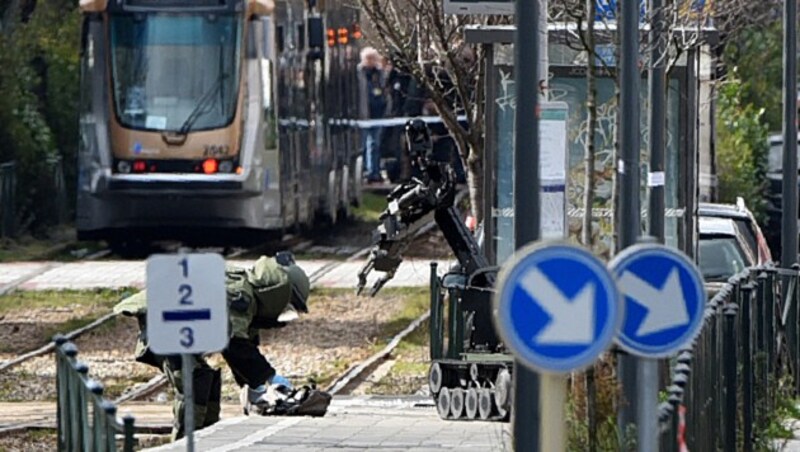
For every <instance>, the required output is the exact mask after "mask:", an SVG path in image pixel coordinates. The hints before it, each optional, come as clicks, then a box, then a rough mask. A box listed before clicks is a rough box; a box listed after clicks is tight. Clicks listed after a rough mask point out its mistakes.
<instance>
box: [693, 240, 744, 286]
mask: <svg viewBox="0 0 800 452" xmlns="http://www.w3.org/2000/svg"><path fill="white" fill-rule="evenodd" d="M699 258H700V271H701V272H702V273H703V278H705V280H706V281H724V280H727V279H728V278H730V277H731V276H734V275H736V274H737V273H739V272H741V271H742V270H744V269H745V268H747V266H748V264H747V261H746V258H745V255H744V253H743V252H742V249H741V248H740V247H739V244H738V243H737V242H736V239H735V238H733V237H717V236H713V237H702V236H701V237H700V250H699Z"/></svg>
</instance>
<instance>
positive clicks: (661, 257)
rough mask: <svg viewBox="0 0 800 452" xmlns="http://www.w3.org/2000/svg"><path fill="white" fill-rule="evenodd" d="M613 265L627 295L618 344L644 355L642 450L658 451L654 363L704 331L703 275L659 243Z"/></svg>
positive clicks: (640, 372)
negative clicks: (701, 330) (702, 329)
mask: <svg viewBox="0 0 800 452" xmlns="http://www.w3.org/2000/svg"><path fill="white" fill-rule="evenodd" d="M610 267H611V269H612V271H613V273H614V276H615V277H616V280H617V285H618V286H619V290H620V291H621V292H622V294H623V296H624V297H625V298H624V308H623V311H624V312H625V320H624V321H623V323H622V328H621V329H620V334H619V337H618V339H617V342H618V344H619V345H620V346H621V347H622V348H623V349H625V350H626V351H628V352H630V353H632V354H634V355H637V356H640V357H642V359H640V360H639V366H638V377H639V382H640V384H641V386H640V388H639V394H638V395H639V399H638V404H637V405H636V408H637V410H636V414H637V416H636V418H637V419H636V421H637V423H636V426H637V436H638V441H637V446H638V450H640V451H648V452H649V451H657V450H658V424H657V418H656V416H655V415H654V413H655V412H656V411H657V404H658V361H656V359H657V358H664V357H667V356H671V355H673V354H674V353H676V352H677V351H678V350H680V349H681V348H682V347H685V346H686V345H687V344H688V343H690V342H691V341H692V340H693V339H694V338H695V337H696V336H697V334H698V333H699V332H700V329H701V328H702V324H703V312H704V310H705V302H706V291H705V287H704V285H703V277H702V275H701V274H700V270H698V268H697V266H696V265H695V264H694V263H693V262H692V261H691V259H689V257H687V256H686V255H685V254H683V253H682V252H680V251H678V250H676V249H674V248H669V247H666V246H664V245H660V244H640V245H636V246H633V247H630V248H627V249H626V250H625V251H623V252H622V253H620V254H618V255H617V256H616V257H615V258H614V260H613V261H612V262H611V264H610Z"/></svg>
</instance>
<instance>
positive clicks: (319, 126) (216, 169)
mask: <svg viewBox="0 0 800 452" xmlns="http://www.w3.org/2000/svg"><path fill="white" fill-rule="evenodd" d="M80 8H81V12H82V14H83V18H84V20H83V29H82V43H81V50H82V52H81V109H80V130H81V147H80V152H79V161H78V167H79V168H78V169H79V171H78V174H79V175H78V193H77V219H76V225H77V231H78V236H79V238H80V239H84V240H87V239H91V240H98V239H102V240H106V241H109V242H110V243H111V244H112V246H113V245H114V244H125V243H129V242H132V241H152V240H162V239H174V240H182V241H184V242H187V243H202V244H224V245H235V244H238V243H241V242H252V240H259V239H263V238H264V235H265V233H269V232H272V233H282V232H284V231H287V230H291V229H294V228H313V227H314V226H315V225H319V224H321V223H323V222H324V224H326V225H329V224H331V223H335V222H337V221H341V220H342V218H343V217H346V216H347V215H348V213H349V208H350V207H351V206H352V205H355V204H357V203H358V202H359V200H360V190H361V157H360V145H359V143H360V139H359V132H358V129H357V127H356V121H355V119H356V118H357V116H358V115H357V110H358V105H359V104H358V89H357V87H358V81H357V64H358V58H359V56H358V54H359V48H360V40H361V30H360V28H359V23H358V21H359V12H358V10H357V9H355V8H353V7H349V6H347V5H345V4H344V3H337V0H334V1H330V0H326V1H325V2H324V5H323V4H320V5H317V4H316V1H315V0H305V1H304V0H280V1H277V2H276V3H273V1H272V0H112V1H108V0H81V2H80Z"/></svg>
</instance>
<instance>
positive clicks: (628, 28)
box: [617, 0, 641, 439]
mask: <svg viewBox="0 0 800 452" xmlns="http://www.w3.org/2000/svg"><path fill="white" fill-rule="evenodd" d="M621 5H622V7H621V12H620V18H619V19H618V23H619V24H620V27H619V29H620V52H619V55H620V68H619V84H620V109H619V117H620V121H619V145H620V153H619V154H620V158H619V161H618V162H617V177H618V178H619V187H620V192H619V203H618V206H619V207H618V209H617V225H618V228H619V241H620V247H619V248H620V250H622V249H624V248H627V247H629V246H632V245H634V244H635V243H636V240H637V238H638V237H639V235H640V234H641V207H640V204H641V202H640V200H639V133H640V130H639V129H640V127H639V78H640V76H639V5H640V0H621ZM637 362H638V359H637V358H636V357H634V356H632V355H628V354H625V353H621V354H620V355H619V356H618V373H619V376H620V381H621V382H622V393H623V394H622V396H623V400H622V402H621V404H620V410H619V418H618V425H619V429H620V433H621V435H620V437H621V438H624V439H627V436H628V433H629V428H630V426H635V424H636V416H635V415H636V407H637V403H638V397H637V396H638V394H637V380H638V379H637Z"/></svg>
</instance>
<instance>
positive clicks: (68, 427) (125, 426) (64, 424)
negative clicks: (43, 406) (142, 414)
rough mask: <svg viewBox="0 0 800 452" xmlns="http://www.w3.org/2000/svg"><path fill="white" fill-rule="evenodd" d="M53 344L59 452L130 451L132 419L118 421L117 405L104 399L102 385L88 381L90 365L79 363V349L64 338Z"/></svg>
mask: <svg viewBox="0 0 800 452" xmlns="http://www.w3.org/2000/svg"><path fill="white" fill-rule="evenodd" d="M54 342H55V345H56V387H57V388H58V407H57V410H56V414H57V426H58V450H59V451H92V452H106V451H109V452H111V451H116V450H118V445H117V434H121V435H122V450H123V451H125V452H129V451H133V447H134V436H133V432H134V425H133V424H134V418H133V416H130V415H128V416H125V417H124V418H122V419H119V418H117V406H116V405H115V404H114V403H112V402H111V401H109V400H107V399H106V398H104V397H103V385H102V384H101V383H100V382H98V381H97V380H94V379H92V378H89V366H87V365H86V364H85V363H82V362H80V361H78V359H77V356H78V348H77V347H76V346H75V344H74V343H72V342H69V341H68V340H67V339H66V338H65V337H64V336H60V335H59V336H56V337H55V338H54Z"/></svg>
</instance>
